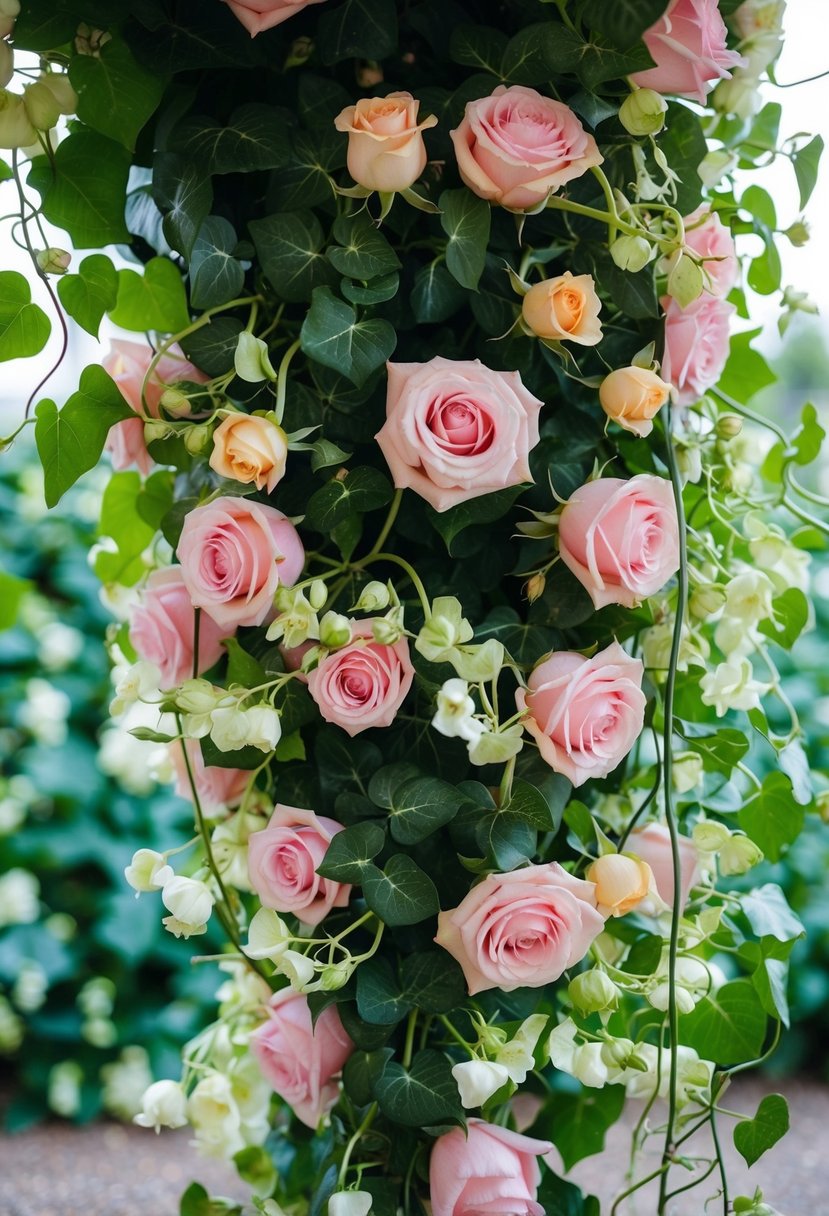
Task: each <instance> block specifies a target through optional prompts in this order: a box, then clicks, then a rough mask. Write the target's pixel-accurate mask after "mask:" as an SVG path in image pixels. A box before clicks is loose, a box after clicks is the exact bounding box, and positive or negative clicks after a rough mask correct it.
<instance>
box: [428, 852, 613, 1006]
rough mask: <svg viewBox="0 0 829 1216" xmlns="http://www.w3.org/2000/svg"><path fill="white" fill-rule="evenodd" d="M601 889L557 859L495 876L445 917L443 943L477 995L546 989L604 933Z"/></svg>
mask: <svg viewBox="0 0 829 1216" xmlns="http://www.w3.org/2000/svg"><path fill="white" fill-rule="evenodd" d="M595 891H596V888H595V884H594V883H592V882H585V881H584V879H582V878H574V877H573V875H572V874H568V873H567V871H566V870H564V869H562V867H561V866H560V865H559V864H558V862H556V861H553V862H550V863H549V864H547V865H543V866H526V867H525V868H524V869H523V870H514V871H513V872H512V873H511V874H489V875H487V877H486V878H485V879H484V880H483V882H480V883H478V885H477V886H475V887H473V888H472V890H471V891H470V892H469V894H468V895H467V896H466V897H465V898H464V899H463V900H461V902H460V904H459V905H458V907H457V908H453V909H451V911H449V912H441V913H440V915H439V916H438V931H437V936H436V937H435V941H436V942H437V943H438V945H440V946H443V948H444V950H448V951H449V953H450V954H451V955H452V957H453V958H455V959H457V961H458V962H459V963H460V965H461V967H462V968H463V973H464V975H465V977H466V983H467V986H468V988H469V994H470V996H474V995H475V993H476V992H484V991H485V990H486V989H488V988H500V989H501V990H502V991H503V992H512V991H513V990H514V989H515V988H524V987H527V988H540V987H542V986H543V985H544V984H549V983H552V981H553V980H557V979H558V978H559V976H560V975H562V974H563V972H565V971H566V970H567V968H568V967H572V966H573V964H574V963H577V962H578V961H579V959H582V958H584V956H585V954H586V953H587V951H588V949H589V948H590V943H591V942H592V941H593V939H594V938H595V937H596V936H597V935H598V934H599V933H601V931H602V929H603V928H604V919H603V918H602V917H601V916H600V915H599V913H598V912H597V911H596V894H595Z"/></svg>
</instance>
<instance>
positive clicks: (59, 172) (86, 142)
mask: <svg viewBox="0 0 829 1216" xmlns="http://www.w3.org/2000/svg"><path fill="white" fill-rule="evenodd" d="M130 162H131V157H130V154H129V152H128V151H127V149H126V148H125V147H123V145H121V144H118V143H115V142H114V141H113V140H111V139H107V138H106V136H104V135H99V134H98V133H97V131H90V130H88V129H86V128H82V129H81V130H77V131H73V132H72V134H71V135H69V136H67V138H66V139H64V140H61V142H60V143H59V144H58V146H57V148H56V149H55V159H54V171H53V170H52V166H51V165H50V164H49V162H48V160H47V159H46V157H44V156H39V157H38V158H37V160H35V161H33V162H32V167H31V169H30V170H29V185H30V186H33V187H34V189H35V190H37V191H38V193H39V194H40V196H41V198H42V200H43V216H44V218H45V219H47V220H48V221H49V223H50V224H56V225H57V226H58V227H59V228H65V229H66V231H67V232H68V233H69V235H70V237H71V238H72V243H73V245H74V246H75V248H76V249H90V248H92V249H100V248H102V246H104V245H110V244H119V243H122V242H126V241H128V240H129V233H128V232H127V228H126V224H125V222H124V207H125V204H126V197H127V176H128V174H129V168H130Z"/></svg>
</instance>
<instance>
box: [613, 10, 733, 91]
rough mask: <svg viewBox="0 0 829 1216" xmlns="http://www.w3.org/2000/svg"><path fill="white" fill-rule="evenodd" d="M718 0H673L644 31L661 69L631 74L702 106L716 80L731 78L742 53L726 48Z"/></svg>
mask: <svg viewBox="0 0 829 1216" xmlns="http://www.w3.org/2000/svg"><path fill="white" fill-rule="evenodd" d="M726 35H727V30H726V28H725V22H724V21H723V19H722V16H721V14H720V10H719V8H718V6H717V0H670V4H669V5H668V7H667V8H666V10H665V12H664V13H663V14H662V16H661V17H660V18H659V20H658V21H655V22H654V24H653V25H652V26H651V27H650V29H649V30H646V31H645V33H644V34H643V39H644V42H645V46H646V47H647V48H648V50H649V51H650V53H651V58H652V59H653V61H654V63H655V64H656V67H653V68H646V69H645V70H644V71H642V72H635V73H634V74H633V75H632V76H631V80H632V81H633V83H634V84H636V85H639V87H640V88H642V89H655V90H656V92H657V93H679V94H680V95H681V96H683V97H692V98H693V99H694V100H695V101H698V102H700V104H702V103H703V102H704V101H705V98H706V97H707V95H708V93H709V91H710V90H711V88H712V87H713V85H714V84H715V82H716V81H718V80H723V79H727V78H729V77H730V76H731V69H732V68H735V67H737V66H738V65H739V64H740V63H742V56H740V55H739V54H738V53H737V52H736V51H729V49H728V47H727V46H726Z"/></svg>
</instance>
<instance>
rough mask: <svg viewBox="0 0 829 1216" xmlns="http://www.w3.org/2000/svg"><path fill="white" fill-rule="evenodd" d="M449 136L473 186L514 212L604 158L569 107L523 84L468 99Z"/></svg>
mask: <svg viewBox="0 0 829 1216" xmlns="http://www.w3.org/2000/svg"><path fill="white" fill-rule="evenodd" d="M450 134H451V136H452V142H453V144H454V145H455V155H456V157H457V160H458V170H459V172H460V175H461V177H462V178H463V180H464V182H465V183H466V185H467V186H468V187H469V189H470V190H472V191H473V192H474V193H475V194H477V195H479V196H480V197H481V198H485V199H488V200H489V201H491V202H493V203H500V205H501V206H502V207H508V208H509V209H510V210H512V211H527V210H529V209H532V208H534V207H538V206H539V205H540V204H541V203H543V202H544V201H545V199H546V198H547V196H548V195H549V194H551V193H552V192H553V191H554V190H558V189H559V188H560V187H561V186H563V185H564V184H565V183H566V182H569V181H572V180H573V179H574V178H576V177H581V175H582V174H583V173H586V172H587V170H588V169H591V168H592V167H593V166H594V165H600V164H601V163H602V160H603V159H604V158H603V157H602V155H601V153H600V152H599V149H598V147H597V146H596V141H595V139H594V138H593V136H592V135H588V134H587V132H586V131H585V129H584V127H583V126H582V125H581V123H580V122H579V120H578V119H577V118H576V116H575V114H574V113H573V111H572V110H571V109H570V108H569V107H568V106H566V105H564V104H563V103H562V102H560V101H553V100H552V99H551V98H549V97H544V96H543V95H542V94H541V93H538V92H536V90H535V89H528V88H525V87H524V86H523V85H518V84H515V85H511V86H510V87H509V88H507V86H506V85H503V84H500V85H498V88H497V89H495V91H494V92H493V93H492V94H491V95H490V96H489V97H481V98H480V99H479V100H477V101H469V102H467V105H466V110H465V112H464V116H463V119H462V120H461V124H460V126H459V127H458V128H457V129H456V130H454V131H452V132H450Z"/></svg>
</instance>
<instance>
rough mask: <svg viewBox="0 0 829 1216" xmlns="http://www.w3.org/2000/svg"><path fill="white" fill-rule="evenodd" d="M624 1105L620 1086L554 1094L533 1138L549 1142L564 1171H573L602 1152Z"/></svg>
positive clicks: (538, 1121)
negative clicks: (610, 1129) (554, 1147)
mask: <svg viewBox="0 0 829 1216" xmlns="http://www.w3.org/2000/svg"><path fill="white" fill-rule="evenodd" d="M624 1103H625V1091H624V1088H623V1087H622V1086H621V1085H606V1086H605V1088H604V1089H585V1088H582V1089H581V1090H580V1092H579V1093H575V1094H573V1093H557V1094H556V1097H555V1102H551V1103H550V1105H549V1106H547V1107H545V1109H544V1112H543V1114H542V1116H541V1118H540V1119H538V1120H536V1122H535V1123H534V1124H533V1135H536V1136H544V1137H546V1138H547V1139H549V1140H552V1142H553V1144H555V1146H556V1148H557V1149H558V1151H559V1152H560V1153H561V1159H562V1161H563V1163H564V1168H565V1170H569V1169H572V1167H573V1166H574V1165H575V1164H576V1162H577V1161H581V1160H582V1159H583V1158H584V1157H591V1156H592V1155H593V1154H594V1153H600V1152H601V1151H602V1149H603V1148H604V1139H605V1135H606V1134H607V1130H608V1128H609V1127H612V1125H613V1124H614V1123H615V1122H616V1120H617V1119H618V1118H619V1115H620V1114H621V1111H622V1107H623V1106H624ZM553 1211H555V1209H553Z"/></svg>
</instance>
